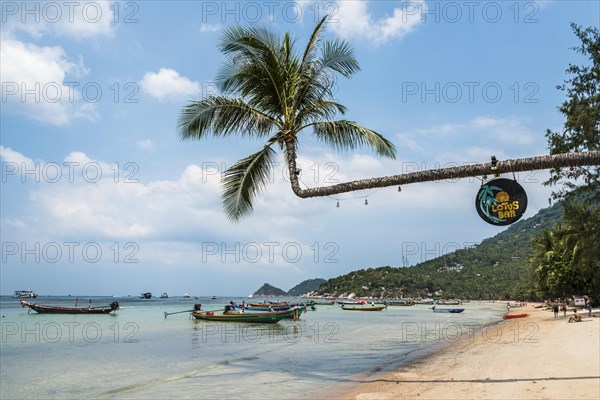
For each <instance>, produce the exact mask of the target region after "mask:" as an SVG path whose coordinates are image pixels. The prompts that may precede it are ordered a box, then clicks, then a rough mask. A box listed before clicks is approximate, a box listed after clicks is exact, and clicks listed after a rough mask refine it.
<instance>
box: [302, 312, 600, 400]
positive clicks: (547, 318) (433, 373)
mask: <svg viewBox="0 0 600 400" xmlns="http://www.w3.org/2000/svg"><path fill="white" fill-rule="evenodd" d="M521 313H529V314H530V315H529V317H527V318H519V319H512V320H506V321H503V322H501V323H500V324H498V325H494V326H491V327H488V328H487V329H484V330H483V331H479V332H473V333H472V334H469V335H464V336H463V337H462V338H461V339H460V340H459V341H457V342H456V343H453V344H450V345H449V346H446V347H445V348H443V349H442V350H440V351H439V352H437V353H436V354H433V355H431V356H429V357H426V358H425V359H422V360H420V361H417V362H415V363H412V364H410V365H409V366H407V367H405V368H402V369H400V370H398V371H394V372H388V373H382V374H375V375H371V376H369V377H354V378H350V379H349V380H348V381H349V382H348V383H344V384H341V385H339V386H338V387H336V388H334V389H333V390H327V391H326V392H325V391H324V392H320V393H315V394H314V395H313V396H314V397H313V396H311V397H312V398H325V397H327V398H338V399H345V400H346V399H352V400H371V399H394V400H395V399H436V400H440V399H599V398H600V318H598V317H592V318H589V317H588V313H587V312H585V313H580V314H581V315H582V317H583V321H582V322H579V323H568V322H567V319H568V317H570V316H571V315H572V314H573V312H572V311H570V312H569V313H568V314H567V317H566V318H565V317H563V314H562V312H561V313H560V317H559V318H557V319H555V318H554V315H553V313H552V312H551V311H545V310H541V309H534V308H533V307H532V306H526V307H522V308H518V309H514V310H512V311H511V314H521ZM598 314H599V313H598V311H597V310H595V315H598Z"/></svg>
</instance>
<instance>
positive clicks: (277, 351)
mask: <svg viewBox="0 0 600 400" xmlns="http://www.w3.org/2000/svg"><path fill="white" fill-rule="evenodd" d="M81 299H83V298H80V302H79V305H85V304H87V300H88V298H85V300H81ZM229 300H234V301H236V302H241V301H242V300H243V299H241V298H237V299H236V298H221V299H219V300H211V299H209V298H200V299H183V298H170V299H167V300H160V299H152V300H140V299H137V298H134V297H121V298H113V297H93V298H92V304H93V305H97V306H100V305H107V304H109V303H111V302H112V301H118V302H119V304H120V305H121V307H124V308H123V309H122V310H119V311H118V313H117V315H53V314H36V313H35V312H33V311H32V312H31V313H29V314H28V313H27V309H23V308H20V306H19V302H18V300H17V299H12V298H10V297H2V298H0V313H1V315H2V318H1V320H2V321H1V324H2V330H1V333H2V338H1V347H0V361H1V362H0V382H1V389H0V397H1V398H2V399H11V398H69V399H70V398H128V399H130V398H139V399H145V398H167V397H169V398H205V399H213V398H214V399H223V398H236V399H239V398H242V399H244V398H245V399H255V398H262V399H296V398H302V397H305V396H306V395H308V394H310V392H311V391H315V390H322V389H324V388H326V387H328V386H330V385H335V384H336V383H340V382H344V381H346V380H347V378H348V377H349V376H351V375H354V374H361V373H370V372H376V371H381V370H387V369H392V368H396V367H398V366H400V365H402V364H406V363H408V362H410V361H411V360H413V359H414V358H415V357H420V356H423V355H425V354H427V353H428V352H431V351H435V349H436V348H437V346H438V345H443V344H447V343H449V342H452V341H455V340H457V338H458V336H459V334H460V333H464V334H466V333H468V332H473V330H476V329H478V328H482V327H483V326H485V325H488V324H491V323H494V322H496V321H498V320H499V319H500V318H501V316H502V315H503V314H504V312H505V310H504V308H503V305H502V304H501V303H500V304H499V303H495V304H491V303H484V304H479V303H468V304H464V305H462V306H460V307H464V308H466V310H465V312H464V313H462V314H437V313H436V314H434V313H432V312H431V310H430V309H429V306H425V305H419V306H413V307H389V308H388V309H387V310H384V311H382V312H353V311H343V310H341V309H340V308H339V306H317V311H309V312H308V313H306V314H303V315H302V319H301V320H299V321H292V320H284V321H281V322H279V323H278V324H276V325H269V326H266V325H260V324H235V323H228V324H222V323H214V322H203V321H195V320H190V319H189V318H188V314H177V315H171V316H169V317H168V318H166V319H165V318H164V314H163V313H164V312H165V311H166V312H173V311H180V310H186V309H191V308H192V306H193V304H194V303H198V302H199V303H202V308H203V310H212V309H222V307H223V304H224V303H228V302H229ZM245 300H247V299H245ZM33 301H34V302H37V303H40V304H50V305H70V306H72V305H74V302H75V298H74V297H38V298H37V299H33Z"/></svg>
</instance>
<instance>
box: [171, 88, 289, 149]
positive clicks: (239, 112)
mask: <svg viewBox="0 0 600 400" xmlns="http://www.w3.org/2000/svg"><path fill="white" fill-rule="evenodd" d="M278 124H279V122H278V121H277V120H275V119H273V118H272V117H270V116H268V115H266V114H264V113H262V112H261V111H259V110H257V109H256V108H254V107H252V106H251V105H249V104H247V103H246V102H244V101H243V100H242V99H231V98H228V97H223V96H210V97H207V98H206V99H204V100H202V101H199V102H195V103H191V104H189V105H187V106H185V107H184V108H183V109H182V111H181V114H180V116H179V121H178V129H179V135H180V137H181V138H182V139H201V138H203V137H204V136H206V135H207V134H210V133H212V134H213V135H214V136H227V135H231V134H236V133H238V134H241V135H242V136H254V137H264V136H266V135H268V134H269V132H270V131H271V130H272V129H273V128H276V127H277V125H278Z"/></svg>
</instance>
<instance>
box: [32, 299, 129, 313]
mask: <svg viewBox="0 0 600 400" xmlns="http://www.w3.org/2000/svg"><path fill="white" fill-rule="evenodd" d="M21 307H29V310H34V311H36V312H38V313H40V314H44V313H46V314H109V313H111V312H113V311H117V310H118V309H119V303H117V302H116V301H113V302H112V303H110V305H108V306H103V307H92V306H91V305H90V306H88V307H58V306H45V305H42V304H32V303H28V302H26V301H25V300H21Z"/></svg>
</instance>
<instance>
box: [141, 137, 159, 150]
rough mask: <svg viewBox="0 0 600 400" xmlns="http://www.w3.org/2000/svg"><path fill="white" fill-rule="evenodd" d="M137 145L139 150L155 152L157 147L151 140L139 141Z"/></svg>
mask: <svg viewBox="0 0 600 400" xmlns="http://www.w3.org/2000/svg"><path fill="white" fill-rule="evenodd" d="M137 145H138V147H139V148H141V149H144V150H154V148H155V147H156V146H155V145H154V142H153V141H152V140H150V139H146V140H139V141H138V142H137Z"/></svg>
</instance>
